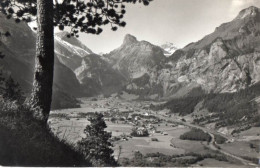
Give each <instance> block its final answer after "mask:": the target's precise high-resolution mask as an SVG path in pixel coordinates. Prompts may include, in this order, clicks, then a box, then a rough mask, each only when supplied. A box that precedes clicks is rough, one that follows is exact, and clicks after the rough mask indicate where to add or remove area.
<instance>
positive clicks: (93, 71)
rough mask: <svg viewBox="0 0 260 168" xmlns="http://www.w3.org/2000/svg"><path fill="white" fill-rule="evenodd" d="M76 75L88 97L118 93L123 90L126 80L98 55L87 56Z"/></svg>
mask: <svg viewBox="0 0 260 168" xmlns="http://www.w3.org/2000/svg"><path fill="white" fill-rule="evenodd" d="M75 73H76V75H77V78H78V79H79V81H80V83H81V85H82V88H84V90H85V92H86V94H87V95H88V96H93V95H96V94H105V95H109V94H111V93H114V92H117V91H119V90H121V89H122V87H123V85H124V83H125V80H126V79H125V78H124V77H123V76H122V75H121V74H120V73H119V72H118V71H116V70H114V69H112V67H111V66H110V65H109V64H108V63H107V62H105V61H104V60H103V59H101V57H100V56H99V55H96V54H90V55H87V56H85V57H84V58H83V60H82V63H81V66H80V67H78V68H77V69H76V70H75Z"/></svg>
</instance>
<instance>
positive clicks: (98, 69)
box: [0, 7, 260, 99]
mask: <svg viewBox="0 0 260 168" xmlns="http://www.w3.org/2000/svg"><path fill="white" fill-rule="evenodd" d="M2 30H3V31H9V32H10V33H11V34H12V36H11V37H9V38H6V37H4V38H3V39H2V40H1V41H0V51H1V52H3V53H4V54H5V55H6V57H5V58H4V59H3V60H1V62H0V65H2V66H4V70H5V74H6V75H9V74H11V75H12V76H13V78H15V79H16V80H17V81H18V82H19V83H20V84H21V86H22V87H23V89H24V90H25V91H26V92H27V93H29V91H30V90H31V87H32V77H33V68H34V53H35V34H34V33H33V32H32V31H31V29H30V28H29V27H28V26H27V25H26V24H25V23H20V24H16V23H15V22H14V21H13V20H12V19H11V20H7V19H6V18H5V17H4V16H3V15H0V31H2ZM67 34H68V33H67V32H60V33H56V34H55V54H56V57H55V79H54V89H55V90H62V91H66V94H68V95H73V96H76V97H79V96H94V95H99V94H105V95H109V94H111V93H114V92H119V91H126V92H129V93H134V94H138V95H139V96H140V97H142V98H153V99H158V98H172V97H182V96H185V95H187V94H189V93H190V92H192V91H193V90H194V89H196V88H200V89H201V90H202V91H203V92H205V93H209V92H211V93H212V92H213V93H224V92H236V91H238V90H240V89H243V88H246V87H250V86H252V85H254V84H255V83H257V82H259V80H260V73H259V72H260V10H259V9H258V8H256V7H249V8H247V9H244V10H242V11H241V12H240V13H239V15H238V16H237V17H236V18H235V19H234V20H232V21H231V22H228V23H224V24H222V25H220V26H219V27H217V28H216V30H215V31H214V32H213V33H211V34H209V35H207V36H205V37H204V38H202V39H201V40H199V41H198V42H195V43H190V44H189V45H187V46H185V47H184V48H182V49H177V48H176V47H175V46H174V45H173V44H172V43H166V44H164V45H162V46H157V45H153V44H151V43H150V42H147V41H138V40H137V38H136V37H134V36H132V35H130V34H127V35H126V36H125V38H124V41H123V43H122V45H121V46H120V47H119V48H117V49H115V50H113V51H111V52H110V53H107V54H103V55H102V56H100V55H98V54H95V53H93V52H92V51H91V49H89V48H88V47H87V46H85V45H84V44H83V43H81V42H80V41H79V40H78V39H76V38H74V37H71V38H68V37H67Z"/></svg>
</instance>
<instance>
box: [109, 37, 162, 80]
mask: <svg viewBox="0 0 260 168" xmlns="http://www.w3.org/2000/svg"><path fill="white" fill-rule="evenodd" d="M104 57H106V58H107V59H109V62H110V63H111V64H112V65H113V68H114V69H117V70H119V71H120V72H121V73H122V74H123V75H124V76H125V77H127V78H130V79H131V78H138V77H141V76H142V75H144V74H145V73H147V72H149V71H150V70H151V69H153V68H155V67H156V66H159V65H160V64H162V63H163V61H164V60H165V57H164V55H163V50H162V49H161V48H160V47H158V46H155V45H152V44H151V43H149V42H147V41H137V39H136V37H134V36H132V35H129V34H127V35H126V36H125V38H124V41H123V44H122V45H121V46H120V47H119V48H117V49H115V50H113V51H112V52H110V53H109V54H106V55H104Z"/></svg>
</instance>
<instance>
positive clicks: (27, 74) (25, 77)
mask: <svg viewBox="0 0 260 168" xmlns="http://www.w3.org/2000/svg"><path fill="white" fill-rule="evenodd" d="M6 31H8V32H10V34H11V36H10V37H2V39H1V42H0V51H1V52H2V53H3V54H4V55H5V57H4V59H1V60H0V66H1V67H3V71H4V74H5V75H11V76H12V77H13V78H14V79H15V80H16V81H17V82H18V83H19V84H20V85H21V87H22V89H23V91H24V92H25V93H26V94H29V93H30V91H31V89H32V82H33V71H34V61H35V59H34V55H35V49H36V47H35V44H36V36H35V34H34V33H33V32H32V30H31V29H30V27H29V26H28V25H27V24H26V23H24V22H21V23H19V24H17V23H15V21H14V20H13V19H6V17H5V16H4V15H2V14H0V32H6ZM53 89H54V96H55V93H57V92H64V93H65V94H68V95H72V96H79V95H80V94H81V92H80V84H79V82H78V80H77V78H76V76H75V74H74V73H73V72H72V71H71V70H70V69H69V68H67V67H66V66H65V65H63V64H62V63H61V62H60V61H59V60H58V59H57V57H55V68H54V85H53ZM56 98H58V99H59V100H57V99H56V100H55V101H58V102H59V101H63V100H62V97H56Z"/></svg>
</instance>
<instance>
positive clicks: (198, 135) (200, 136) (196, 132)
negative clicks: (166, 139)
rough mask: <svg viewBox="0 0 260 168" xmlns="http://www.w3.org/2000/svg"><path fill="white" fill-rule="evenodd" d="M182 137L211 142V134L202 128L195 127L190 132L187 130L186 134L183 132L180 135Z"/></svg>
mask: <svg viewBox="0 0 260 168" xmlns="http://www.w3.org/2000/svg"><path fill="white" fill-rule="evenodd" d="M180 139H182V140H194V141H208V142H210V140H211V136H210V135H209V134H208V133H205V132H203V131H202V130H200V129H196V128H193V129H191V130H190V131H189V132H185V133H184V134H182V135H181V136H180Z"/></svg>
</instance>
